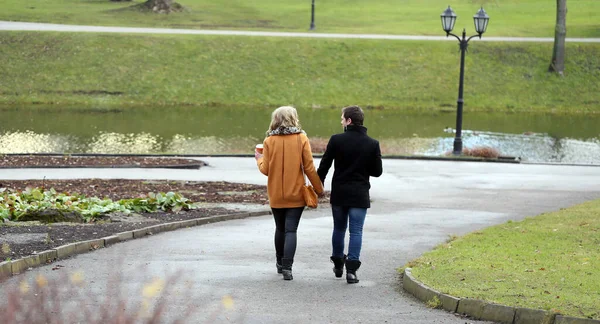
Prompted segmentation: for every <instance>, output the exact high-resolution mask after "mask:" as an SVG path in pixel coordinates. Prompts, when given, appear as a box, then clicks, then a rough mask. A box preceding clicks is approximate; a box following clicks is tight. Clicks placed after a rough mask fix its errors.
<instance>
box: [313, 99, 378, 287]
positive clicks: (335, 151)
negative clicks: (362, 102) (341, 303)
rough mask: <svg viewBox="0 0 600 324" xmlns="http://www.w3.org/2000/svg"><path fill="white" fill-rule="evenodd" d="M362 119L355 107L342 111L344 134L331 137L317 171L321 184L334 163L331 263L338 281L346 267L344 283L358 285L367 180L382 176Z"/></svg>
mask: <svg viewBox="0 0 600 324" xmlns="http://www.w3.org/2000/svg"><path fill="white" fill-rule="evenodd" d="M364 116H365V115H364V112H363V111H362V109H361V108H360V107H358V106H349V107H345V108H344V109H342V126H343V127H344V132H343V133H341V134H336V135H333V136H331V138H330V139H329V143H328V144H327V149H326V150H325V154H323V157H322V159H321V163H320V164H319V169H318V170H317V173H318V174H319V177H320V178H321V181H322V182H323V183H325V177H326V176H327V173H328V172H329V168H331V163H332V162H334V163H335V164H334V168H335V171H334V172H333V179H332V181H331V200H330V202H331V211H332V214H333V234H332V237H331V245H332V249H333V252H332V255H331V261H332V262H333V264H334V268H333V272H334V273H335V276H336V277H338V278H341V277H342V274H343V272H344V264H345V265H346V281H347V282H348V283H357V282H358V278H357V277H356V270H358V268H359V267H360V265H361V262H360V250H361V247H362V232H363V225H364V223H365V217H366V216H367V208H370V207H371V200H370V197H369V189H370V188H371V184H370V182H369V178H370V177H379V176H380V175H381V173H383V167H382V163H381V149H380V148H379V142H378V141H376V140H374V139H372V138H370V137H369V136H368V135H367V128H366V127H364V126H363V121H364ZM348 224H349V227H350V230H349V232H350V241H349V243H348V256H347V258H346V255H345V254H344V238H345V237H346V229H347V228H348Z"/></svg>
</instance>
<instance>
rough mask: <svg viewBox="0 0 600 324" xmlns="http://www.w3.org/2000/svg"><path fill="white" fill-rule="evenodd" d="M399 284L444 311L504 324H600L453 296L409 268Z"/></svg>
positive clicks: (593, 321)
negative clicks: (430, 284) (414, 275)
mask: <svg viewBox="0 0 600 324" xmlns="http://www.w3.org/2000/svg"><path fill="white" fill-rule="evenodd" d="M402 287H403V288H404V290H405V291H407V292H408V293H410V294H411V295H413V296H415V297H416V298H417V299H419V300H421V301H423V302H425V303H435V304H437V305H438V307H439V308H443V309H445V310H446V311H449V312H452V313H459V314H463V315H467V316H469V317H471V318H473V319H475V320H482V321H493V322H498V323H507V324H600V321H599V320H593V319H587V318H576V317H568V316H563V315H560V314H557V313H553V312H548V311H545V310H541V309H529V308H519V307H510V306H505V305H498V304H493V303H489V302H486V301H484V300H478V299H472V298H457V297H453V296H450V295H447V294H443V293H441V292H439V291H437V290H435V289H433V288H430V287H428V286H426V285H425V284H423V283H422V282H419V281H418V280H416V279H415V278H414V277H413V276H412V272H411V268H406V269H404V276H403V277H402ZM436 298H437V300H436Z"/></svg>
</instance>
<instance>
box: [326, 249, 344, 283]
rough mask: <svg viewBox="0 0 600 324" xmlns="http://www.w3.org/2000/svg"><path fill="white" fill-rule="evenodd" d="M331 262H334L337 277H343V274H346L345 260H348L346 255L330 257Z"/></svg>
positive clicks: (334, 271)
mask: <svg viewBox="0 0 600 324" xmlns="http://www.w3.org/2000/svg"><path fill="white" fill-rule="evenodd" d="M329 259H331V262H333V273H335V277H336V278H341V277H342V274H344V262H346V255H345V254H344V257H334V256H332V257H330V258H329Z"/></svg>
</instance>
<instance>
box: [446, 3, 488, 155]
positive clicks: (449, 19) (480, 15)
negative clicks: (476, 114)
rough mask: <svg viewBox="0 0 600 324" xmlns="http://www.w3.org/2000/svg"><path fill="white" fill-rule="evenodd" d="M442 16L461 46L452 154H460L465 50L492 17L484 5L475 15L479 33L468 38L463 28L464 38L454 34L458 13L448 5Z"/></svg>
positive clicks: (474, 20)
mask: <svg viewBox="0 0 600 324" xmlns="http://www.w3.org/2000/svg"><path fill="white" fill-rule="evenodd" d="M440 17H441V18H442V29H443V30H444V31H445V32H446V37H447V36H450V35H452V36H454V37H456V39H458V43H459V47H460V79H459V83H458V100H457V108H456V133H455V136H454V148H453V150H452V154H454V155H460V154H461V153H462V115H463V103H464V101H463V89H464V79H465V52H466V51H467V46H468V43H469V41H470V40H471V39H472V38H473V37H479V38H480V39H481V35H482V34H483V33H485V31H486V29H487V26H488V22H489V21H490V17H489V16H488V15H487V13H486V12H485V10H483V7H481V9H479V11H477V13H476V14H475V15H474V16H473V22H474V23H475V31H476V32H477V35H473V36H471V37H469V38H467V35H466V31H465V29H463V32H462V38H461V37H459V36H457V35H455V34H453V33H452V30H453V29H454V24H455V23H456V18H457V16H456V13H454V10H452V8H450V6H448V8H447V9H446V10H444V12H442V14H441V15H440Z"/></svg>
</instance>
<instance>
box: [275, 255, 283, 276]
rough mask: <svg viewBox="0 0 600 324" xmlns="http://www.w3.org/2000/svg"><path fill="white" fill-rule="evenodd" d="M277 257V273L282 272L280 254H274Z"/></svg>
mask: <svg viewBox="0 0 600 324" xmlns="http://www.w3.org/2000/svg"><path fill="white" fill-rule="evenodd" d="M276 258H277V263H275V267H277V273H282V272H283V265H282V263H281V257H280V256H276Z"/></svg>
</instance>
